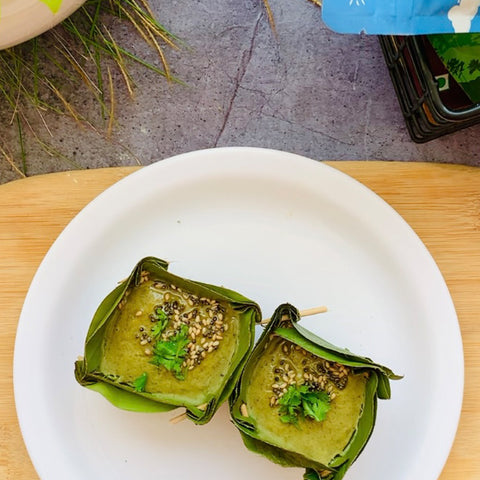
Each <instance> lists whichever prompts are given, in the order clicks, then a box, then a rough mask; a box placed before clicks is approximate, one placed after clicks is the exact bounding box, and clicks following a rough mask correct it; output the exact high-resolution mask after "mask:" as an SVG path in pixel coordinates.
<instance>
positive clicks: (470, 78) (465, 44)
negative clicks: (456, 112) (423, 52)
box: [428, 33, 480, 103]
mask: <svg viewBox="0 0 480 480" xmlns="http://www.w3.org/2000/svg"><path fill="white" fill-rule="evenodd" d="M428 39H429V41H430V43H431V44H432V46H433V48H434V49H435V51H436V52H437V55H438V56H439V57H440V59H441V60H442V62H443V63H444V65H445V67H446V68H447V70H448V71H449V73H450V75H452V77H453V78H454V79H455V80H456V81H457V83H458V84H459V85H460V86H461V87H462V89H463V90H464V91H465V93H466V94H467V95H468V97H469V98H470V100H471V101H472V102H473V103H480V34H478V33H472V34H468V33H465V34H455V35H430V36H429V37H428Z"/></svg>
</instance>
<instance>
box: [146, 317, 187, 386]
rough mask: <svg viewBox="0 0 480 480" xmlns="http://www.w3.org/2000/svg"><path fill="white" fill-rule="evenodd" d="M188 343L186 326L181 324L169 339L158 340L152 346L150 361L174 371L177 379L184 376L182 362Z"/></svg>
mask: <svg viewBox="0 0 480 480" xmlns="http://www.w3.org/2000/svg"><path fill="white" fill-rule="evenodd" d="M189 343H190V339H189V338H188V327H187V325H182V327H181V329H180V331H179V332H177V334H176V335H174V336H173V337H171V338H170V340H160V341H158V342H157V343H156V344H155V345H154V347H153V358H152V360H151V362H150V363H153V364H154V365H157V366H158V367H159V366H160V365H163V366H164V367H165V368H166V369H167V370H169V371H171V372H173V373H174V375H175V377H176V378H178V379H179V380H183V379H184V378H185V374H184V369H182V363H183V361H184V359H185V357H186V356H187V353H188V351H187V349H186V346H187V345H188V344H189Z"/></svg>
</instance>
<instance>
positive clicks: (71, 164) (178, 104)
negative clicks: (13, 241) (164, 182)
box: [0, 0, 480, 183]
mask: <svg viewBox="0 0 480 480" xmlns="http://www.w3.org/2000/svg"><path fill="white" fill-rule="evenodd" d="M270 4H271V7H272V10H273V14H274V18H275V21H276V27H277V35H276V36H275V35H274V34H273V32H272V30H271V28H270V26H269V24H268V20H267V17H266V15H265V11H264V8H263V6H262V2H261V0H222V1H220V2H219V1H218V0H188V1H187V0H171V1H169V2H160V1H159V0H151V5H152V7H153V9H154V11H155V12H156V14H157V16H158V18H159V20H160V21H161V22H162V23H163V24H164V25H165V26H166V27H167V28H168V29H169V30H170V31H171V32H173V33H174V34H176V35H177V36H178V37H180V38H181V39H182V40H183V41H184V42H185V44H186V45H187V46H186V47H184V48H182V49H180V50H177V51H174V50H171V49H167V50H166V54H167V58H168V60H169V63H170V66H171V69H172V72H173V73H174V75H175V76H176V77H178V78H179V79H181V80H182V81H183V82H184V84H180V83H173V82H172V83H168V82H166V81H165V80H164V79H162V78H160V77H159V76H158V75H156V74H155V73H153V72H150V71H147V70H145V69H143V68H142V67H140V66H135V65H134V66H133V67H132V69H131V71H132V76H133V78H134V79H135V81H136V89H135V94H134V97H133V99H131V98H129V96H128V94H127V92H126V91H125V87H124V86H123V81H122V77H121V75H120V74H119V73H118V72H117V73H114V82H115V84H116V85H118V91H117V94H116V102H115V103H116V105H115V109H116V123H115V126H114V129H113V133H112V135H111V137H110V138H105V135H102V134H101V132H98V131H97V132H96V131H94V130H92V129H89V128H81V127H79V126H78V125H77V124H76V123H75V121H73V120H72V119H70V118H68V117H62V116H57V115H53V114H45V120H46V121H47V123H48V127H49V131H50V132H51V134H50V133H48V134H47V133H45V132H46V129H45V127H44V126H43V120H42V119H41V118H40V117H38V116H32V119H31V122H32V124H33V127H35V128H36V129H37V130H38V131H40V132H43V135H44V137H43V138H45V137H47V139H48V144H49V145H50V148H47V149H46V148H41V147H40V146H39V143H38V142H36V141H34V140H28V139H27V140H26V146H27V147H28V150H27V155H26V171H27V174H28V175H37V174H42V173H48V172H53V171H59V170H67V169H72V168H97V167H105V166H117V165H136V164H138V163H141V164H144V165H147V164H150V163H152V162H155V161H157V160H161V159H163V158H166V157H169V156H172V155H175V154H178V153H182V152H186V151H191V150H196V149H202V148H207V147H216V146H233V145H240V146H258V147H268V148H274V149H281V150H286V151H289V152H295V153H298V154H302V155H305V156H308V157H311V158H314V159H318V160H324V159H328V160H333V159H337V160H347V159H348V160H372V159H375V160H402V161H428V162H448V163H462V164H468V165H477V166H480V148H479V143H480V142H479V139H480V125H477V126H474V127H470V128H468V129H466V130H463V131H460V132H457V133H454V134H450V135H448V136H445V137H442V138H440V139H437V140H434V141H431V142H428V143H426V144H416V143H414V142H413V141H412V140H411V139H410V137H409V135H408V133H407V130H406V127H405V122H404V119H403V116H402V113H401V111H400V107H399V104H398V101H397V97H396V95H395V92H394V89H393V86H392V83H391V81H390V77H389V74H388V70H387V67H386V65H385V61H384V58H383V55H382V52H381V49H380V45H379V43H378V39H377V38H376V37H369V36H354V35H340V34H336V33H334V32H332V31H329V30H328V29H327V28H326V27H325V26H324V24H323V23H322V19H321V11H320V9H319V8H317V7H315V6H314V5H313V4H312V3H309V2H308V1H306V0H270ZM111 28H112V32H113V34H114V36H116V37H117V38H119V39H121V40H120V41H121V42H123V43H124V44H125V45H128V46H129V47H130V48H132V49H133V50H134V51H135V52H136V53H138V54H139V55H141V56H143V57H144V58H146V59H147V60H149V61H152V62H156V63H158V59H157V57H156V55H155V53H154V52H153V51H152V50H151V49H150V47H147V46H146V45H145V44H144V42H143V41H142V40H140V39H139V38H138V37H137V36H136V35H135V34H134V33H133V31H132V30H131V29H130V28H128V27H126V26H122V25H112V27H111ZM73 98H74V102H75V104H76V105H79V106H82V108H83V109H84V111H86V112H87V114H90V113H91V114H92V116H93V117H95V116H98V105H97V104H96V103H95V101H93V100H92V97H91V94H90V92H88V91H87V90H85V91H82V90H78V91H76V92H74V95H73ZM1 109H2V106H1V105H0V110H1ZM87 116H88V115H87ZM2 130H3V132H2V134H1V137H2V139H3V141H4V142H6V143H7V144H8V143H9V142H10V145H12V146H11V147H10V151H9V152H10V153H11V156H12V157H13V158H14V159H15V162H16V164H17V165H20V163H21V162H20V152H19V151H18V150H19V149H18V147H16V146H15V135H16V133H15V129H14V128H11V127H9V126H8V125H4V128H3V129H2ZM52 150H55V151H56V152H57V154H52ZM58 152H60V155H58ZM16 178H19V173H17V172H16V171H15V170H14V169H13V168H12V166H11V165H10V164H9V163H8V162H7V161H6V160H5V159H4V158H3V157H0V183H4V182H8V181H11V180H14V179H16Z"/></svg>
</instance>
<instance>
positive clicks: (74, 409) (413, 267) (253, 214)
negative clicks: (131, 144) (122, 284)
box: [14, 148, 463, 480]
mask: <svg viewBox="0 0 480 480" xmlns="http://www.w3.org/2000/svg"><path fill="white" fill-rule="evenodd" d="M148 255H152V256H156V257H160V258H163V259H166V260H168V261H170V262H171V263H170V269H169V270H170V271H171V272H173V273H176V274H178V275H181V276H183V277H187V278H191V279H194V280H198V281H203V282H206V283H212V284H217V285H223V286H225V287H227V288H231V289H233V290H235V291H237V292H239V293H243V294H244V295H246V296H247V297H249V298H251V299H253V300H256V301H257V302H258V303H259V305H260V307H261V308H262V311H263V314H264V316H265V318H266V317H270V316H271V314H272V312H273V310H274V309H275V307H276V306H277V305H279V304H280V303H284V302H289V303H291V304H293V305H295V306H297V307H298V308H299V309H304V308H309V307H313V306H318V305H327V306H328V308H329V312H328V313H325V314H322V315H321V316H317V317H311V318H306V319H304V320H302V322H304V324H305V326H307V327H308V328H310V329H311V330H313V331H314V332H316V333H317V334H319V335H320V336H322V337H323V338H325V339H327V340H329V341H330V342H332V343H333V344H335V345H338V346H340V347H348V348H349V349H350V350H352V351H354V352H355V353H357V354H359V355H367V356H369V357H371V358H372V359H374V360H375V361H376V362H378V363H381V364H383V365H387V366H389V367H390V368H392V369H393V370H394V371H395V372H396V373H397V374H400V375H401V374H403V375H404V376H405V377H404V379H403V380H400V381H395V382H392V399H391V400H388V401H380V402H379V405H378V417H377V423H376V427H375V430H374V433H373V436H372V438H371V439H370V442H369V443H368V444H367V447H366V448H365V450H364V451H363V453H362V454H361V456H360V457H359V459H358V460H357V462H356V463H355V464H354V465H353V467H352V468H351V469H350V470H349V471H348V480H362V479H366V478H368V479H369V480H385V479H387V478H388V479H389V480H405V479H422V480H436V479H437V478H438V476H439V475H440V472H441V470H442V467H443V465H444V463H445V461H446V458H447V456H448V454H449V451H450V448H451V445H452V442H453V439H454V436H455V432H456V428H457V423H458V419H459V415H460V409H461V403H462V392H463V351H462V342H461V337H460V330H459V325H458V322H457V317H456V314H455V309H454V306H453V304H452V300H451V297H450V295H449V292H448V289H447V287H446V285H445V282H444V280H443V278H442V275H441V274H440V272H439V270H438V268H437V266H436V264H435V262H434V261H433V259H432V257H431V256H430V254H429V253H428V251H427V249H426V248H425V246H424V245H423V244H422V242H421V241H420V240H419V238H418V237H417V236H416V235H415V233H414V232H413V231H412V229H411V228H410V227H409V226H408V225H407V224H406V223H405V221H404V220H403V219H402V218H401V217H400V216H399V215H398V214H397V213H396V212H395V211H394V210H393V209H392V208H391V207H390V206H388V205H387V204H386V203H385V202H384V201H383V200H381V199H380V198H379V197H378V196H377V195H375V194H374V193H373V192H372V191H370V190H368V189H367V188H366V187H364V186H363V185H361V184H360V183H358V182H357V181H355V180H353V179H352V178H350V177H348V176H347V175H344V174H342V173H340V172H338V171H337V170H335V169H333V168H331V167H328V166H326V165H324V164H321V163H319V162H316V161H313V160H309V159H306V158H304V157H300V156H297V155H292V154H288V153H284V152H278V151H272V150H262V149H251V148H225V149H215V150H204V151H198V152H193V153H188V154H185V155H180V156H178V157H173V158H170V159H167V160H163V161H161V162H158V163H156V164H153V165H151V166H148V167H145V168H143V169H141V170H139V171H137V172H136V173H134V174H132V175H130V176H128V177H126V178H125V179H123V180H121V181H120V182H118V183H117V184H115V185H113V186H112V187H110V188H109V189H107V190H106V191H105V192H104V193H102V194H101V195H100V196H99V197H97V198H96V199H95V200H94V201H93V202H92V203H90V204H89V205H88V206H87V207H86V208H85V209H84V210H83V211H82V212H81V213H80V214H79V215H78V216H77V217H76V218H75V219H74V220H73V221H72V222H71V223H70V224H69V225H68V226H67V228H66V229H65V230H64V231H63V233H62V234H61V235H60V236H59V237H58V239H57V240H56V242H55V243H54V245H53V246H52V247H51V249H50V251H49V252H48V254H47V255H46V256H45V258H44V260H43V262H42V264H41V265H40V267H39V269H38V271H37V273H36V275H35V278H34V280H33V282H32V284H31V287H30V289H29V292H28V295H27V297H26V300H25V305H24V308H23V311H22V314H21V318H20V321H19V325H18V332H17V339H16V346H15V358H14V386H15V399H16V405H17V411H18V417H19V421H20V426H21V429H22V432H23V436H24V439H25V443H26V445H27V448H28V451H29V454H30V456H31V458H32V461H33V464H34V465H35V467H36V469H37V471H38V473H39V476H40V478H41V479H42V480H65V479H69V480H85V479H88V478H91V479H97V478H102V479H115V480H123V479H125V480H126V479H131V478H142V479H143V480H150V479H151V480H154V479H155V480H156V479H173V478H174V479H175V480H187V479H188V480H191V478H196V479H199V480H216V479H218V480H224V479H225V478H228V479H229V480H245V478H261V479H263V480H269V479H271V480H274V479H275V480H301V478H302V470H300V469H288V468H282V467H280V466H278V465H275V464H273V463H271V462H269V461H268V460H266V459H265V458H263V457H260V456H258V455H254V454H251V453H250V452H248V451H247V450H246V448H245V447H244V446H243V444H242V441H241V439H240V435H239V434H238V432H237V431H236V430H235V428H234V427H233V425H232V424H231V422H230V419H229V416H228V409H227V408H225V407H226V406H225V405H224V406H223V407H222V408H221V409H220V410H219V411H218V412H217V415H216V416H215V417H214V419H213V421H212V422H211V423H209V424H207V425H205V426H201V427H199V426H195V425H193V424H192V423H190V422H188V421H184V422H182V423H180V424H176V425H173V424H170V423H169V419H170V417H172V416H173V415H175V414H176V413H170V414H169V413H163V414H139V413H133V412H126V411H122V410H119V409H116V408H115V407H113V406H112V405H111V404H110V403H108V402H107V401H106V400H105V399H104V398H103V397H102V396H100V395H99V394H98V393H96V392H92V391H90V390H88V389H85V388H83V387H81V386H80V385H78V384H77V383H76V381H75V378H74V374H73V367H74V362H75V360H76V358H77V356H78V355H81V354H82V353H83V346H84V341H85V335H86V332H87V330H88V326H89V324H90V321H91V319H92V316H93V314H94V312H95V310H96V308H97V306H98V305H99V303H100V302H101V300H102V299H103V298H104V297H105V296H106V295H107V293H109V292H110V291H111V290H112V289H113V288H114V287H115V286H116V285H117V282H118V281H119V280H122V279H124V278H125V277H127V276H128V275H129V273H130V271H131V269H132V268H133V267H134V266H135V264H136V263H137V262H138V261H139V260H140V259H141V258H143V257H145V256H148ZM259 328H260V327H259ZM447 391H448V401H447V400H446V394H447V393H446V392H447ZM346 479H347V477H346Z"/></svg>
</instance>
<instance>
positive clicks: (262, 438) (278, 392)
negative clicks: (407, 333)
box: [229, 304, 401, 480]
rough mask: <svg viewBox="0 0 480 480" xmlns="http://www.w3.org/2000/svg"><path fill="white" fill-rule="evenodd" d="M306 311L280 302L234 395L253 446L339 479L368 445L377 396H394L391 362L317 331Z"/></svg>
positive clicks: (308, 475)
mask: <svg viewBox="0 0 480 480" xmlns="http://www.w3.org/2000/svg"><path fill="white" fill-rule="evenodd" d="M299 320H300V316H299V312H298V310H297V309H296V308H294V307H293V306H291V305H289V304H283V305H281V306H279V307H278V308H277V309H276V311H275V313H274V315H273V317H272V319H271V321H270V322H269V324H268V326H267V327H266V328H265V330H264V331H263V333H262V335H261V337H260V338H259V340H258V342H257V344H256V346H255V348H254V350H253V352H252V354H251V355H250V358H249V360H248V362H247V364H246V365H245V368H244V370H243V373H242V375H241V377H240V379H239V381H238V383H237V385H236V387H235V389H234V391H233V393H232V395H231V397H230V399H229V404H230V413H231V416H232V419H233V423H234V424H235V425H236V427H237V428H238V430H239V431H240V434H241V436H242V439H243V441H244V443H245V445H246V446H247V448H248V449H250V450H251V451H253V452H256V453H259V454H262V455H264V456H265V457H267V458H269V459H270V460H272V461H273V462H275V463H278V464H280V465H283V466H289V467H303V468H305V469H306V470H305V475H304V478H305V479H308V480H319V479H327V480H340V479H341V478H343V476H344V475H345V472H346V471H347V470H348V468H349V467H350V466H351V464H352V463H353V462H354V461H355V459H356V458H357V457H358V455H359V454H360V453H361V451H362V450H363V448H364V447H365V445H366V443H367V441H368V439H369V437H370V435H371V433H372V430H373V427H374V424H375V417H376V409H377V398H382V399H388V398H390V383H389V380H390V379H399V378H401V377H399V376H397V375H395V374H394V373H393V372H392V371H391V370H390V369H388V368H386V367H383V366H381V365H378V364H376V363H374V362H373V361H372V360H370V359H369V358H365V357H359V356H357V355H354V354H353V353H351V352H350V351H349V350H345V349H341V348H338V347H336V346H334V345H332V344H330V343H328V342H327V341H325V340H323V339H322V338H319V337H317V336H315V335H313V334H312V333H311V332H310V331H308V330H307V329H305V328H304V327H302V326H301V325H300V324H299V323H298V322H299Z"/></svg>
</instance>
